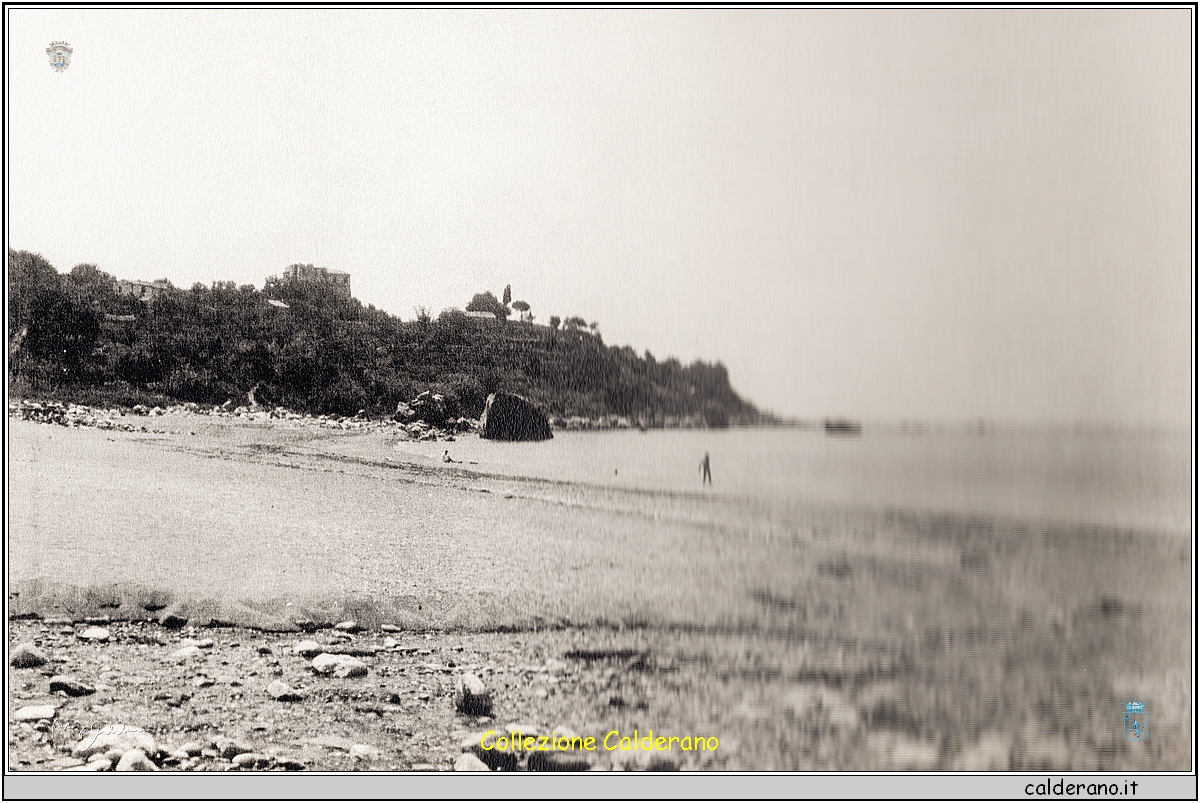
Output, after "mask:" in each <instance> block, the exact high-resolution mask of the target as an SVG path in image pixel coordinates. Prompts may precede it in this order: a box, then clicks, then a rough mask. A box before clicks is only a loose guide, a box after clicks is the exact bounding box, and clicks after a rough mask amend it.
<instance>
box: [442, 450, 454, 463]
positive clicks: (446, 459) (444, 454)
mask: <svg viewBox="0 0 1200 803" xmlns="http://www.w3.org/2000/svg"><path fill="white" fill-rule="evenodd" d="M442 462H443V463H453V462H454V461H453V460H452V459H450V450H449V449H447V450H446V451H444V452H442Z"/></svg>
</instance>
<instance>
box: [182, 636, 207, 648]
mask: <svg viewBox="0 0 1200 803" xmlns="http://www.w3.org/2000/svg"><path fill="white" fill-rule="evenodd" d="M179 646H180V647H199V648H200V649H202V650H209V649H212V647H213V640H212V639H210V638H202V639H193V638H185V639H181V640H180V642H179Z"/></svg>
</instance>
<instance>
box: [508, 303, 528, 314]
mask: <svg viewBox="0 0 1200 803" xmlns="http://www.w3.org/2000/svg"><path fill="white" fill-rule="evenodd" d="M512 308H513V309H515V310H516V311H517V312H529V305H528V304H526V303H525V302H524V301H514V302H513V303H512Z"/></svg>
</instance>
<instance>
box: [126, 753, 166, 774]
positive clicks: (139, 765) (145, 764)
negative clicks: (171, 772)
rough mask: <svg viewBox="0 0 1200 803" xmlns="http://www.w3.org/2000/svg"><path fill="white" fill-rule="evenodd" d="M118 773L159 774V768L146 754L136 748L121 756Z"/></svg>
mask: <svg viewBox="0 0 1200 803" xmlns="http://www.w3.org/2000/svg"><path fill="white" fill-rule="evenodd" d="M117 772H158V767H156V766H155V765H154V762H153V761H151V760H150V759H149V758H147V757H146V754H145V753H143V752H142V751H141V750H138V749H136V748H135V749H133V750H129V751H127V752H125V753H124V754H122V755H121V760H120V761H118V762H117Z"/></svg>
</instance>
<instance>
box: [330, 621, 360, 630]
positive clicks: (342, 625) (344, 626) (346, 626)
mask: <svg viewBox="0 0 1200 803" xmlns="http://www.w3.org/2000/svg"><path fill="white" fill-rule="evenodd" d="M333 629H334V630H341V631H342V632H344V633H357V632H358V631H360V630H362V628H361V627H359V626H358V622H355V621H354V620H353V619H351V620H348V621H345V622H338V623H337V624H336V625H334V626H333Z"/></svg>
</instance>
